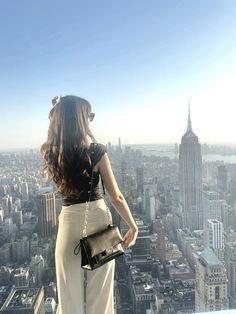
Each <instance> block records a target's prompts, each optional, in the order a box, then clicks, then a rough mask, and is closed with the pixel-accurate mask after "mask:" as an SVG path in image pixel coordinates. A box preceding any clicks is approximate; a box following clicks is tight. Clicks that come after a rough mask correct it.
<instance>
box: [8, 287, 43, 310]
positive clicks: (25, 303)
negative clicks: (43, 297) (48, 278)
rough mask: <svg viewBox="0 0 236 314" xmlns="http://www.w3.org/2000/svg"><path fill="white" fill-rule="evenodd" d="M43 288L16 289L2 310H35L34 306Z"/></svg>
mask: <svg viewBox="0 0 236 314" xmlns="http://www.w3.org/2000/svg"><path fill="white" fill-rule="evenodd" d="M40 290H41V288H29V287H22V288H14V289H13V290H12V291H11V292H10V294H9V296H8V298H7V299H6V301H5V303H4V304H3V307H2V310H3V309H4V310H6V309H10V308H14V309H18V310H23V309H25V308H27V309H30V308H32V309H33V308H34V304H35V302H36V300H37V297H38V295H39V293H40Z"/></svg>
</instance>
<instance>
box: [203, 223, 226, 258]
mask: <svg viewBox="0 0 236 314" xmlns="http://www.w3.org/2000/svg"><path fill="white" fill-rule="evenodd" d="M204 235H205V247H210V248H211V249H212V250H213V252H214V253H215V255H216V256H217V257H218V258H219V260H220V261H221V262H224V227H223V223H222V222H220V221H219V220H216V219H208V221H207V224H206V226H205V230H204Z"/></svg>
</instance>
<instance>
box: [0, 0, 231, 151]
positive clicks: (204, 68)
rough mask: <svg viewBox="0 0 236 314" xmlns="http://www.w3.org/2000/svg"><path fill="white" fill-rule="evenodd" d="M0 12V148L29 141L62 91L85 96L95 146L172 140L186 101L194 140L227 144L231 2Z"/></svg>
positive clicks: (73, 4)
mask: <svg viewBox="0 0 236 314" xmlns="http://www.w3.org/2000/svg"><path fill="white" fill-rule="evenodd" d="M0 8H1V10H0V20H1V23H2V25H4V27H2V28H1V29H0V35H1V39H2V49H1V51H0V66H1V74H2V75H1V78H0V83H1V88H2V97H1V101H0V114H1V117H2V119H1V124H0V149H1V150H2V149H13V148H17V147H19V148H21V147H22V148H24V147H25V148H26V147H39V146H40V145H41V144H42V143H43V142H44V141H45V140H46V137H47V129H48V112H49V110H50V108H51V103H50V100H51V98H52V97H53V96H55V95H65V94H75V95H79V96H81V97H84V98H86V99H88V100H89V101H90V102H91V104H92V108H93V111H94V112H95V113H96V116H95V119H94V121H93V123H92V124H91V128H92V131H93V132H94V134H95V136H96V138H97V140H98V141H99V142H102V143H107V142H113V143H116V142H117V138H118V137H119V136H120V137H121V138H122V139H123V143H124V144H137V143H171V142H172V143H176V142H179V141H180V139H181V136H182V134H183V132H184V128H185V121H186V116H187V107H188V98H189V97H190V103H191V111H192V119H193V127H194V130H196V133H197V134H198V135H199V139H200V142H201V143H206V142H220V143H222V142H223V143H224V142H228V143H234V142H235V138H234V132H232V125H234V114H235V108H234V107H235V106H234V104H235V103H236V95H235V93H234V82H235V78H236V60H235V53H236V44H235V41H234V38H235V36H236V23H235V16H236V3H235V1H232V0H229V1H227V2H225V1H223V0H218V1H213V0H207V1H196V2H193V1H191V2H189V1H187V0H183V1H178V2H175V1H169V2H168V3H163V2H161V1H154V0H151V1H149V2H148V4H147V3H144V2H143V1H141V0H138V1H135V3H134V2H133V3H127V2H126V1H124V0H122V1H119V3H105V2H101V1H95V2H93V6H91V5H90V4H89V3H83V2H81V1H75V0H70V1H69V2H68V1H64V0H61V1H60V2H58V1H56V0H52V1H50V3H49V2H48V1H41V2H40V3H37V2H32V1H29V0H27V1H25V2H24V5H22V4H20V3H13V2H12V1H9V2H5V3H2V4H1V5H0ZM9 16H11V17H12V19H13V20H14V23H12V19H9ZM59 21H63V23H60V22H59ZM121 125H122V128H121ZM140 126H142V127H140Z"/></svg>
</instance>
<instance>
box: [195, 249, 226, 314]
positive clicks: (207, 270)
mask: <svg viewBox="0 0 236 314" xmlns="http://www.w3.org/2000/svg"><path fill="white" fill-rule="evenodd" d="M228 306H229V302H228V298H227V277H226V269H225V267H224V265H223V264H222V263H221V261H220V260H219V259H218V258H217V256H216V255H215V254H214V252H213V251H212V249H210V248H209V247H208V248H206V249H205V250H204V251H203V252H201V253H199V254H198V256H197V265H196V290H195V311H196V312H208V311H217V310H227V309H228Z"/></svg>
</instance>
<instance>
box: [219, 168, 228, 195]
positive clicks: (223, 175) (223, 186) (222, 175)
mask: <svg viewBox="0 0 236 314" xmlns="http://www.w3.org/2000/svg"><path fill="white" fill-rule="evenodd" d="M227 184H228V175H227V170H226V167H225V165H220V166H219V167H218V174H217V189H218V191H219V193H220V196H221V197H222V198H224V197H225V196H226V193H227V187H228V186H227Z"/></svg>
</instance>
